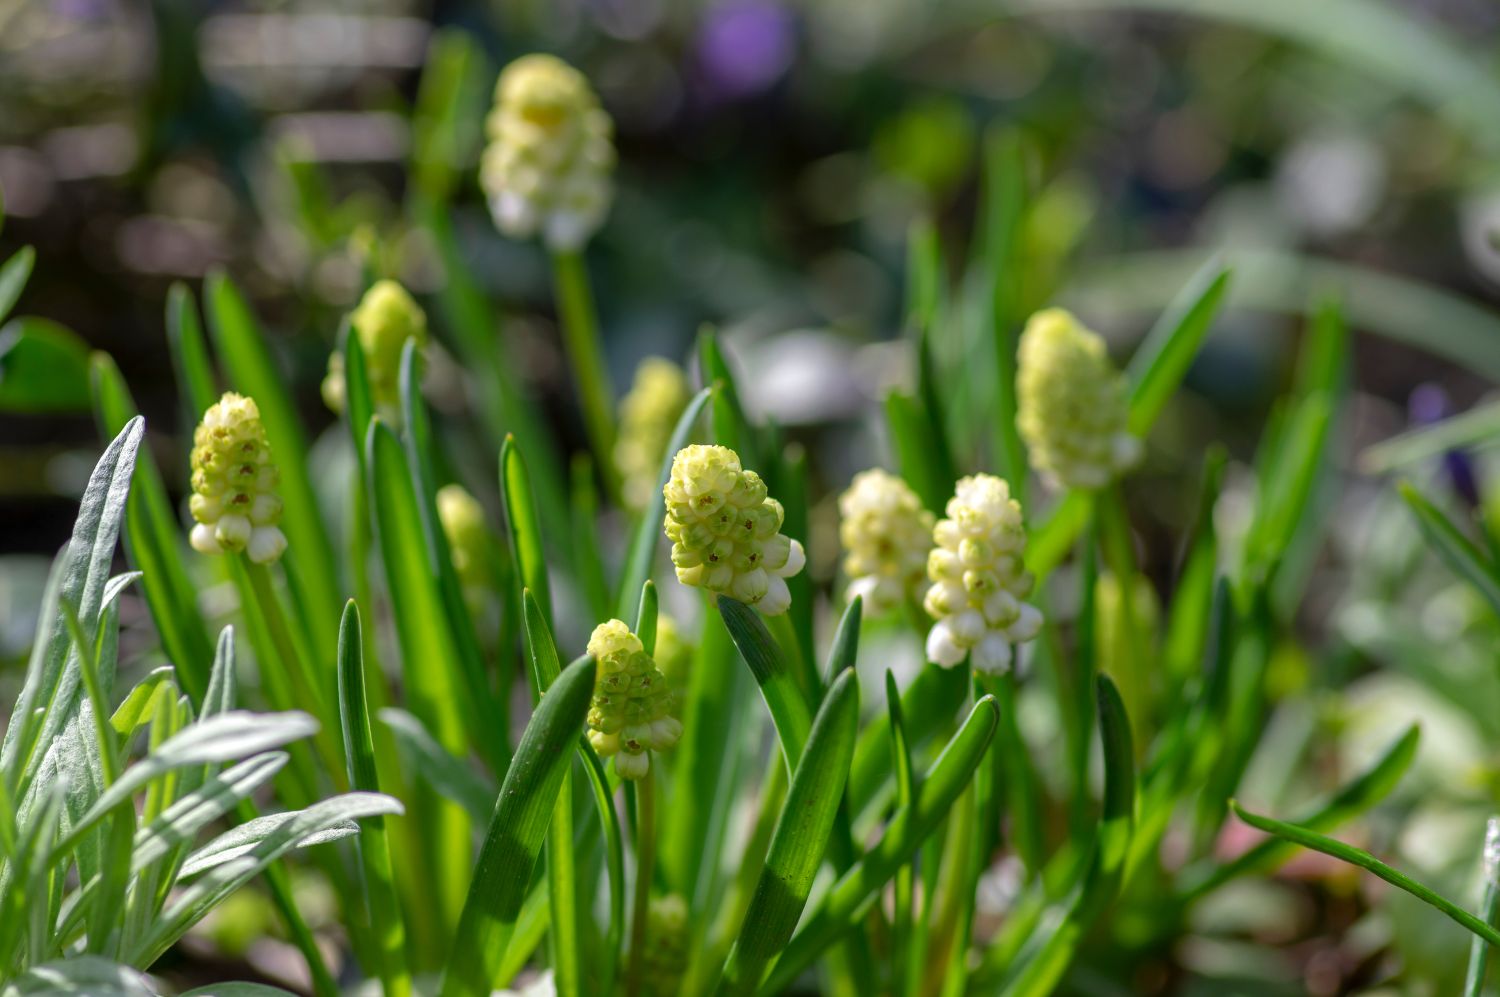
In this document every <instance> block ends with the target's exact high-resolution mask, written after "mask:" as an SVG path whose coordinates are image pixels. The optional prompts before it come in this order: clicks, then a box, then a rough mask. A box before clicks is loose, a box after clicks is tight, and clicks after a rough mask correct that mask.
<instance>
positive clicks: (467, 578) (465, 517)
mask: <svg viewBox="0 0 1500 997" xmlns="http://www.w3.org/2000/svg"><path fill="white" fill-rule="evenodd" d="M437 514H438V522H439V523H441V524H442V526H443V535H444V536H445V537H447V538H448V551H449V553H450V555H451V556H452V558H453V570H454V571H455V572H456V573H457V574H458V580H459V583H460V584H461V585H462V586H463V587H464V588H466V589H481V588H484V587H485V585H486V584H487V583H488V581H489V579H488V578H487V577H486V574H485V557H486V549H487V547H488V544H489V534H488V532H487V530H486V528H485V524H484V507H483V506H481V505H480V504H479V500H478V499H476V498H474V496H473V495H470V494H469V493H468V491H467V490H466V489H465V488H464V486H463V485H444V486H443V487H441V488H439V489H438V491H437Z"/></svg>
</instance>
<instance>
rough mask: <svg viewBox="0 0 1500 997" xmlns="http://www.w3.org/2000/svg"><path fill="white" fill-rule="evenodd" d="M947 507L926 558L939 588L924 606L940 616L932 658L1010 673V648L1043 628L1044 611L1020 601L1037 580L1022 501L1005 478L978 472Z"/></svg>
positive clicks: (932, 634) (930, 642) (931, 638)
mask: <svg viewBox="0 0 1500 997" xmlns="http://www.w3.org/2000/svg"><path fill="white" fill-rule="evenodd" d="M945 511H946V512H947V514H948V515H947V518H946V519H940V520H938V521H937V523H936V525H934V526H933V528H932V539H933V541H934V542H935V543H936V545H937V547H936V549H934V550H933V551H931V552H930V553H929V554H928V557H927V576H928V578H929V579H931V581H932V587H931V588H929V589H928V590H927V596H926V598H925V599H924V600H923V605H924V606H925V607H926V609H927V612H928V613H930V614H931V615H932V616H933V617H935V618H936V619H937V623H935V624H934V625H933V627H932V629H931V630H930V631H929V632H928V634H927V659H928V660H929V661H933V662H936V663H937V664H939V665H942V666H943V667H945V668H951V667H953V666H954V665H957V664H960V663H961V662H962V661H963V660H964V658H965V657H966V656H967V657H968V658H969V660H970V662H971V663H972V664H973V666H974V667H975V668H976V669H978V670H979V671H983V672H991V673H998V672H1003V671H1005V670H1006V669H1008V668H1009V667H1010V660H1011V645H1013V644H1022V643H1025V642H1026V641H1029V640H1032V639H1033V638H1035V637H1036V635H1037V633H1038V632H1039V631H1040V630H1041V626H1042V614H1041V613H1040V612H1039V611H1038V610H1037V608H1036V607H1035V606H1029V605H1026V604H1025V603H1024V602H1022V601H1021V600H1023V599H1025V598H1026V597H1027V596H1028V595H1030V594H1031V586H1032V581H1033V580H1032V577H1031V575H1029V574H1027V573H1026V570H1025V568H1024V566H1023V564H1022V555H1023V554H1024V553H1025V550H1026V531H1025V529H1024V528H1023V526H1022V524H1021V506H1020V503H1018V502H1017V501H1016V500H1015V499H1013V498H1011V497H1010V486H1009V485H1008V484H1006V482H1005V480H1004V479H1003V478H997V477H995V476H994V475H992V474H975V475H971V476H969V477H967V478H963V479H961V480H960V481H959V483H958V487H957V488H956V489H955V491H954V495H953V498H951V499H949V500H948V507H947V509H946V510H945Z"/></svg>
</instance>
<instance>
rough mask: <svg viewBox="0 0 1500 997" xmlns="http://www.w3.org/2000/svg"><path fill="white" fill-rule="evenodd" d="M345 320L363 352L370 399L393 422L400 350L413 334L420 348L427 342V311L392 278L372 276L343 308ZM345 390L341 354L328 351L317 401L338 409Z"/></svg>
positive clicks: (396, 409)
mask: <svg viewBox="0 0 1500 997" xmlns="http://www.w3.org/2000/svg"><path fill="white" fill-rule="evenodd" d="M349 324H350V326H351V327H352V328H353V329H354V331H355V332H356V333H357V334H358V336H359V345H360V348H361V350H362V351H363V352H364V355H365V376H366V378H368V380H369V382H370V400H371V401H372V402H373V403H374V405H375V408H376V410H377V411H379V412H380V414H381V416H382V417H383V418H385V419H386V420H387V421H391V422H399V417H400V414H401V351H402V350H403V349H405V348H406V341H407V340H408V339H414V340H416V342H417V348H418V349H419V350H420V349H421V348H422V347H424V346H425V345H426V344H427V314H426V313H425V312H424V311H422V306H421V305H419V304H417V303H416V301H414V300H412V296H411V295H410V294H407V293H406V288H404V287H402V286H401V285H400V284H398V283H396V282H395V281H394V280H381V281H376V282H375V283H374V284H372V285H371V286H370V289H369V290H368V291H366V292H365V296H364V297H363V298H361V299H360V302H359V306H358V307H357V308H355V309H354V311H352V312H350V313H349ZM347 394H348V390H347V388H346V386H345V384H344V356H343V354H342V353H339V352H334V353H332V354H330V355H329V357H328V373H327V375H326V376H325V377H324V378H323V402H324V403H325V404H326V405H327V406H328V407H329V408H330V409H332V410H333V411H335V412H343V411H344V405H345V402H346V397H347Z"/></svg>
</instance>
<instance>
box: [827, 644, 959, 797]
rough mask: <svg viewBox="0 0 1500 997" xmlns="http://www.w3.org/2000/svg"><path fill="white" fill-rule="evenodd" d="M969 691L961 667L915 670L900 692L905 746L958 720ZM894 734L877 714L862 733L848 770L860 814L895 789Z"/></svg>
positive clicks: (918, 743)
mask: <svg viewBox="0 0 1500 997" xmlns="http://www.w3.org/2000/svg"><path fill="white" fill-rule="evenodd" d="M968 692H969V680H968V676H966V675H965V674H964V673H963V670H962V669H957V668H940V667H938V666H937V665H928V666H927V667H926V668H923V669H922V671H920V672H918V673H917V677H916V678H915V679H913V680H912V683H911V685H909V686H907V689H906V692H905V693H903V694H902V696H901V714H902V720H903V722H904V724H905V727H906V739H907V744H908V745H909V746H910V749H911V750H912V751H913V752H915V751H917V750H918V749H919V748H920V747H921V746H922V745H923V744H925V743H926V742H927V740H928V739H929V738H931V737H932V736H933V735H934V734H936V733H937V732H938V731H939V730H941V729H943V728H944V726H945V725H947V724H950V723H951V722H952V721H953V720H954V718H955V717H956V716H957V715H958V710H959V707H960V706H962V705H963V703H964V698H965V697H966V696H967V695H968ZM890 737H891V730H890V718H889V716H878V717H876V718H874V719H873V720H871V721H870V723H868V724H867V725H866V726H865V729H864V730H862V731H861V732H860V735H859V740H858V741H857V742H856V744H855V747H854V763H853V766H852V767H851V770H850V773H849V806H850V810H851V812H852V813H853V815H854V816H855V817H856V818H860V817H861V816H863V815H864V814H865V812H866V811H867V810H868V809H869V808H870V807H871V806H872V805H873V804H876V803H883V801H885V800H888V799H889V798H890V796H889V794H890V793H893V792H894V790H895V781H894V778H893V775H892V771H891V748H890Z"/></svg>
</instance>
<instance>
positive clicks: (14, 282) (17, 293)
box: [0, 246, 36, 321]
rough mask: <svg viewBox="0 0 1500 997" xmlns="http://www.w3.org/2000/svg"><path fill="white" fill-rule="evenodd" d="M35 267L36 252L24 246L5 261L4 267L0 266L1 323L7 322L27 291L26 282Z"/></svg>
mask: <svg viewBox="0 0 1500 997" xmlns="http://www.w3.org/2000/svg"><path fill="white" fill-rule="evenodd" d="M35 265H36V250H34V249H32V248H31V247H30V246H22V247H21V248H20V249H18V250H16V252H15V254H14V255H12V256H11V258H10V259H8V260H6V261H5V265H4V266H0V321H4V320H5V316H7V315H9V314H10V310H11V309H12V308H14V307H15V306H16V302H17V301H19V300H20V299H21V292H22V291H24V290H25V289H26V281H27V280H29V279H30V278H31V268H32V267H33V266H35Z"/></svg>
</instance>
